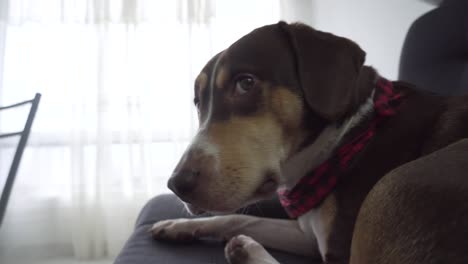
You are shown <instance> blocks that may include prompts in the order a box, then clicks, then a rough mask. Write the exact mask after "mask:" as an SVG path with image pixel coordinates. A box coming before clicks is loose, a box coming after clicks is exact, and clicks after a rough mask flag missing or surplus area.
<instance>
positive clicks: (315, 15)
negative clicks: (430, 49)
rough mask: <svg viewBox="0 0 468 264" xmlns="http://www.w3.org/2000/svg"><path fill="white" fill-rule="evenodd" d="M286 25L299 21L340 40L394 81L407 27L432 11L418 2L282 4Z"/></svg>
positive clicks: (309, 0)
mask: <svg viewBox="0 0 468 264" xmlns="http://www.w3.org/2000/svg"><path fill="white" fill-rule="evenodd" d="M284 6H288V8H283V10H284V11H283V12H282V17H283V19H285V20H286V21H289V22H291V21H297V20H299V21H303V22H305V23H307V24H310V25H311V26H313V27H315V28H316V29H319V30H322V31H328V32H331V33H333V34H335V35H340V36H344V37H347V38H350V39H352V40H354V41H355V42H357V43H358V44H359V45H360V46H361V47H362V48H363V49H364V50H365V51H366V52H367V57H366V58H367V59H366V64H367V65H372V66H374V67H375V68H376V69H377V70H378V71H379V72H380V74H381V75H383V76H385V77H387V78H390V79H396V78H397V77H398V64H399V59H400V52H401V47H402V45H403V41H404V38H405V36H406V32H407V31H408V28H409V27H410V25H411V23H412V22H413V21H414V20H416V18H418V17H419V16H420V15H422V14H423V13H425V12H427V11H429V10H431V9H432V8H434V6H433V5H430V4H428V3H426V2H424V1H420V0H294V1H288V0H284V1H282V7H284Z"/></svg>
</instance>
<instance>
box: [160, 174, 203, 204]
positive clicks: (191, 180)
mask: <svg viewBox="0 0 468 264" xmlns="http://www.w3.org/2000/svg"><path fill="white" fill-rule="evenodd" d="M198 175H200V172H199V171H195V170H182V171H180V172H176V173H174V174H173V175H172V176H171V178H170V179H169V181H168V182H167V187H168V188H169V189H170V190H171V191H173V192H174V193H175V194H176V195H177V196H179V197H180V198H181V199H183V198H185V197H187V195H188V194H190V193H191V192H192V191H193V189H194V188H195V183H196V180H197V178H198Z"/></svg>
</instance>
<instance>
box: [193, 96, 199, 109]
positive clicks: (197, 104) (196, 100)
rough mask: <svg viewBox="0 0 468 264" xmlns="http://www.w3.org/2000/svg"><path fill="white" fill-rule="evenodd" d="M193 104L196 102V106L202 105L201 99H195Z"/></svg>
mask: <svg viewBox="0 0 468 264" xmlns="http://www.w3.org/2000/svg"><path fill="white" fill-rule="evenodd" d="M193 104H195V107H197V108H198V106H199V105H200V99H198V98H195V99H193Z"/></svg>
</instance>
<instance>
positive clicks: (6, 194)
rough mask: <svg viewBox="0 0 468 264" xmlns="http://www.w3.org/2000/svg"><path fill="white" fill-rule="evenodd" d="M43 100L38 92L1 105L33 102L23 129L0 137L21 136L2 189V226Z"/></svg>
mask: <svg viewBox="0 0 468 264" xmlns="http://www.w3.org/2000/svg"><path fill="white" fill-rule="evenodd" d="M40 100H41V94H39V93H37V94H36V95H35V96H34V99H32V100H28V101H24V102H20V103H16V104H13V105H9V106H3V107H0V111H3V110H9V109H14V108H17V107H20V106H23V105H26V104H31V108H30V110H29V114H28V118H27V119H26V123H25V125H24V128H23V130H21V131H17V132H12V133H3V134H1V133H0V139H4V138H9V137H19V142H18V145H17V147H16V151H15V154H14V156H13V161H12V162H11V166H10V169H9V171H8V176H7V178H6V180H5V185H4V186H3V190H1V191H2V192H1V197H0V226H1V225H2V222H3V218H4V216H5V211H6V208H7V205H8V200H9V198H10V194H11V189H12V187H13V183H14V181H15V177H16V172H17V171H18V167H19V164H20V161H21V157H22V156H23V151H24V148H25V147H26V143H27V141H28V137H29V132H30V131H31V126H32V123H33V121H34V117H35V115H36V111H37V107H38V106H39V101H40Z"/></svg>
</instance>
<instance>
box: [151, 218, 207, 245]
mask: <svg viewBox="0 0 468 264" xmlns="http://www.w3.org/2000/svg"><path fill="white" fill-rule="evenodd" d="M149 231H150V232H151V234H152V235H153V238H155V239H158V240H169V241H178V242H191V241H194V240H196V239H197V238H198V231H199V229H198V227H196V226H194V225H193V224H192V220H190V219H173V220H164V221H160V222H157V223H155V224H154V225H153V226H152V227H151V229H150V230H149Z"/></svg>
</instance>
